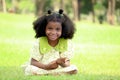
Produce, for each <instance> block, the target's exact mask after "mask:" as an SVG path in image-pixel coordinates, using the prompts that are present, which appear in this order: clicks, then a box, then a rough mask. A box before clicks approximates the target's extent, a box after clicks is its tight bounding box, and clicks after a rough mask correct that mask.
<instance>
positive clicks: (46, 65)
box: [31, 58, 58, 70]
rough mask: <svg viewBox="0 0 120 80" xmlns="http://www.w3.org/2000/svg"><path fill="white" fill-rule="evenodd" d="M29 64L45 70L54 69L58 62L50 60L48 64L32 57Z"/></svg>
mask: <svg viewBox="0 0 120 80" xmlns="http://www.w3.org/2000/svg"><path fill="white" fill-rule="evenodd" d="M31 65H34V66H36V67H39V68H42V69H45V70H52V69H56V68H57V67H58V64H57V63H56V61H52V62H50V63H49V64H43V63H40V62H38V61H37V60H35V59H33V58H32V59H31Z"/></svg>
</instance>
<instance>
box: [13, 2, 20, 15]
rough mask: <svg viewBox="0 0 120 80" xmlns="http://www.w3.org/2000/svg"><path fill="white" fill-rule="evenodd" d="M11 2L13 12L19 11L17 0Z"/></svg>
mask: <svg viewBox="0 0 120 80" xmlns="http://www.w3.org/2000/svg"><path fill="white" fill-rule="evenodd" d="M12 4H13V12H15V13H18V12H19V5H18V0H12Z"/></svg>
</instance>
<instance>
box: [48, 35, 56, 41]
mask: <svg viewBox="0 0 120 80" xmlns="http://www.w3.org/2000/svg"><path fill="white" fill-rule="evenodd" d="M49 39H51V40H55V39H57V36H53V35H51V36H49Z"/></svg>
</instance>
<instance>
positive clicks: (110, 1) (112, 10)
mask: <svg viewBox="0 0 120 80" xmlns="http://www.w3.org/2000/svg"><path fill="white" fill-rule="evenodd" d="M114 13H115V0H108V11H107V21H108V22H109V23H110V24H111V25H113V24H114V22H115V19H114Z"/></svg>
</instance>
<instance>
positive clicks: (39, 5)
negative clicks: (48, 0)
mask: <svg viewBox="0 0 120 80" xmlns="http://www.w3.org/2000/svg"><path fill="white" fill-rule="evenodd" d="M44 4H45V0H35V7H36V12H35V15H36V16H41V15H42V14H43V7H44Z"/></svg>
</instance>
